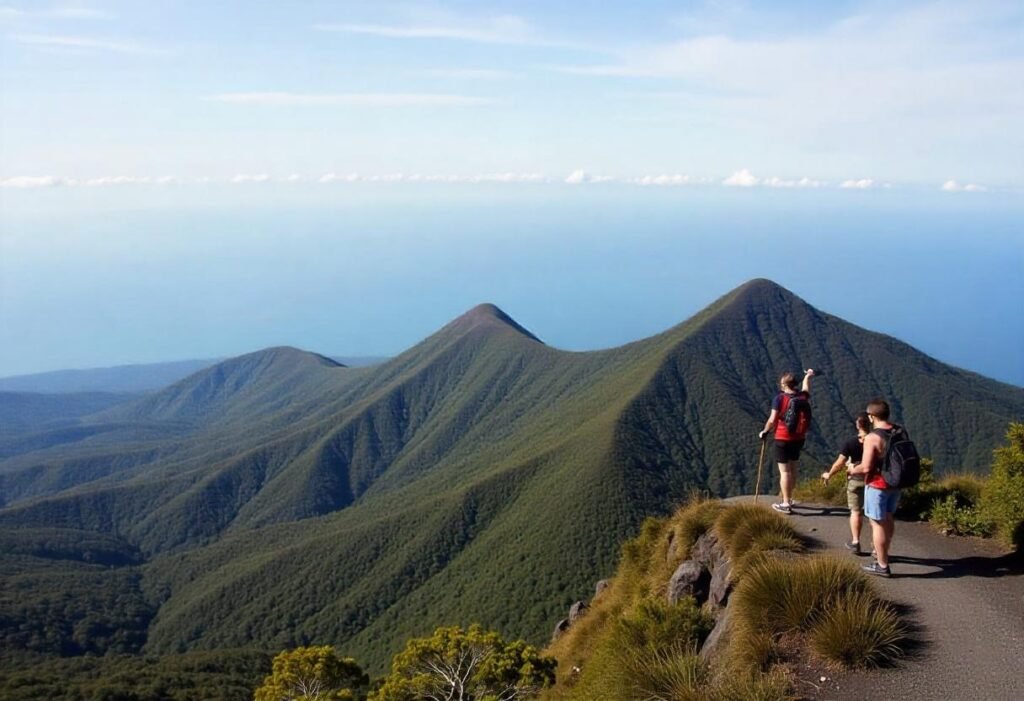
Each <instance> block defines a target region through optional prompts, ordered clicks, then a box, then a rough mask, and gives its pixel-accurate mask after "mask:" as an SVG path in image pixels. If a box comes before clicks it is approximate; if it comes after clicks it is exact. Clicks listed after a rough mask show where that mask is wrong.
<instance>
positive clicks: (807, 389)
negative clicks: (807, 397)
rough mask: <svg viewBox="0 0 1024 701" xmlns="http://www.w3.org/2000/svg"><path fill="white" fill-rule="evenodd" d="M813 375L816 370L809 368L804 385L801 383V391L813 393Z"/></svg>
mask: <svg viewBox="0 0 1024 701" xmlns="http://www.w3.org/2000/svg"><path fill="white" fill-rule="evenodd" d="M812 377H814V370H807V372H805V373H804V382H803V384H802V385H800V391H801V392H807V393H808V394H810V393H811V378H812Z"/></svg>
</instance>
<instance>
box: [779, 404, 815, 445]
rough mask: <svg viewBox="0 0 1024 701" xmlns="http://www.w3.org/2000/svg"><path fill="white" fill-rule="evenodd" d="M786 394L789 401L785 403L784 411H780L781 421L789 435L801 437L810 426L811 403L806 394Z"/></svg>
mask: <svg viewBox="0 0 1024 701" xmlns="http://www.w3.org/2000/svg"><path fill="white" fill-rule="evenodd" d="M786 396H787V397H789V402H788V403H787V404H786V411H784V412H783V413H782V423H783V424H785V426H786V430H787V431H789V435H791V436H793V437H794V438H803V437H804V436H806V435H807V431H808V429H810V427H811V403H810V402H809V401H808V400H807V395H806V394H802V393H797V394H787V395H786Z"/></svg>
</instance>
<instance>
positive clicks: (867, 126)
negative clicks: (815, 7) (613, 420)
mask: <svg viewBox="0 0 1024 701" xmlns="http://www.w3.org/2000/svg"><path fill="white" fill-rule="evenodd" d="M863 10H864V12H865V14H863V15H861V16H858V17H852V18H847V19H840V20H838V21H834V22H832V23H831V24H829V25H827V26H824V27H823V28H820V29H812V30H810V31H806V30H807V29H808V28H807V27H806V25H804V26H802V27H801V29H800V30H799V31H780V29H779V23H778V20H779V17H780V15H785V11H783V10H778V9H774V10H764V9H757V8H756V4H754V3H747V4H746V6H745V8H744V10H743V13H742V14H743V17H742V18H739V20H738V21H736V22H733V21H732V20H733V18H728V19H729V21H728V22H725V23H724V24H723V25H721V26H720V27H717V28H709V27H705V28H703V29H701V28H699V27H696V28H694V27H691V30H694V31H697V32H698V33H697V34H695V35H692V36H690V37H688V38H685V39H682V40H678V41H661V42H658V41H648V42H643V41H632V42H629V43H626V42H623V43H621V44H619V45H618V46H615V45H612V46H610V47H609V51H610V52H611V53H612V54H613V55H614V56H615V60H611V61H609V60H607V59H596V60H594V61H593V62H592V63H589V64H587V63H580V64H578V65H568V66H566V65H561V66H556V67H552V70H556V71H560V72H562V73H570V74H579V75H591V76H603V77H608V78H616V77H617V78H619V79H620V80H622V81H628V80H631V79H632V80H637V81H642V80H645V79H647V78H649V77H657V78H659V79H661V81H662V82H661V84H663V85H665V88H666V89H668V90H678V91H679V92H680V100H683V99H685V100H687V102H686V103H685V104H680V105H677V106H676V107H675V109H678V115H677V118H678V119H679V120H680V121H684V122H691V123H692V122H697V123H698V124H697V126H699V127H701V129H700V133H701V134H702V138H704V139H706V140H708V141H712V142H713V141H718V142H720V144H721V147H720V148H719V149H717V150H718V152H719V157H720V158H722V160H723V161H726V159H734V158H736V157H738V156H742V155H743V151H744V150H746V151H748V152H749V151H750V149H751V148H753V147H756V146H757V145H758V144H763V145H765V147H764V148H763V152H764V153H763V156H762V158H763V160H761V161H759V162H750V165H751V167H753V168H755V169H757V170H767V169H777V168H779V166H780V164H781V163H785V162H790V163H796V164H797V167H799V168H801V169H806V170H808V171H809V170H812V169H813V170H815V171H818V172H820V173H822V174H823V175H827V176H829V177H830V178H832V179H838V178H839V177H840V176H841V175H842V173H843V172H844V171H850V170H855V169H857V168H860V167H864V165H863V164H864V163H870V164H871V168H872V169H873V170H875V171H876V172H877V173H879V174H880V175H882V174H884V175H885V177H888V178H894V177H899V178H901V179H906V180H914V179H920V178H921V176H922V174H924V173H929V172H936V171H938V172H949V171H948V170H947V169H948V168H950V167H955V166H956V164H957V163H958V162H960V161H961V159H962V158H963V155H962V154H963V153H966V152H970V153H973V154H977V155H976V156H975V158H977V159H979V160H983V161H984V162H985V163H986V166H987V167H988V169H989V171H990V172H994V173H1000V174H1008V175H1006V176H1003V175H1000V176H999V177H1017V176H1016V175H1015V173H1019V167H1016V168H1015V166H1019V163H1018V162H1016V161H1015V160H1013V159H1014V156H1012V155H1011V154H1014V153H1021V152H1022V149H1024V130H1021V129H1019V128H1018V126H1017V125H1019V124H1021V123H1022V120H1024V90H1021V89H1020V86H1021V79H1020V77H1021V75H1024V54H1022V52H1021V51H1020V46H1021V44H1020V28H1021V22H1022V20H1024V12H1022V10H1021V5H1020V3H1019V2H1016V3H1014V2H1005V1H1004V2H1000V1H998V0H995V1H988V2H983V1H980V0H979V1H977V2H970V3H956V2H944V1H941V0H940V1H929V0H926V1H925V2H918V3H911V4H903V3H899V4H897V3H881V4H879V3H873V4H871V3H869V4H868V5H867V6H865V7H864V8H863ZM759 17H760V18H762V19H764V20H765V21H764V22H761V23H759V22H758V21H757V20H758V19H759ZM736 28H740V29H742V32H741V31H740V30H739V29H737V30H736V31H735V32H734V33H731V32H733V30H734V29H736ZM789 29H792V27H789ZM670 81H671V82H670ZM705 125H708V126H705ZM680 139H681V140H682V139H685V137H683V136H681V137H680ZM683 143H684V144H685V145H686V146H688V147H691V148H690V149H689V150H693V149H692V142H685V141H684V142H683ZM979 146H981V147H984V148H982V149H980V150H979ZM680 148H681V149H682V146H680ZM733 148H734V149H735V150H732V151H731V152H730V150H731V149H733ZM726 162H728V161H726ZM954 172H955V171H954ZM988 177H996V176H994V175H993V176H988Z"/></svg>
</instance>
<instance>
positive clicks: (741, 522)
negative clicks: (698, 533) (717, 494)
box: [715, 504, 800, 559]
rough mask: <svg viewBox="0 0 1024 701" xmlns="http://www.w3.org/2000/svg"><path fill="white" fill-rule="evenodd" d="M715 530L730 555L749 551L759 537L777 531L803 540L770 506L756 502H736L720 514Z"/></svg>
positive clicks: (737, 555) (738, 555)
mask: <svg viewBox="0 0 1024 701" xmlns="http://www.w3.org/2000/svg"><path fill="white" fill-rule="evenodd" d="M715 532H716V533H717V535H718V538H719V540H720V541H721V543H722V545H723V546H724V547H725V550H726V552H727V553H728V554H729V557H731V558H734V559H735V558H738V557H741V556H742V555H744V554H746V553H747V552H749V551H750V549H751V548H752V547H753V546H754V543H755V541H756V540H757V539H758V537H759V536H764V534H767V533H774V534H776V535H778V536H781V537H783V538H792V539H793V540H795V541H797V542H800V536H799V535H798V534H797V531H796V529H795V528H793V526H792V524H790V522H789V521H787V520H786V518H785V517H783V516H781V515H779V514H777V513H775V512H774V511H772V510H771V509H769V508H767V507H764V506H759V505H756V504H737V505H735V506H732V507H730V508H728V509H726V510H725V511H723V512H722V514H721V515H720V516H719V517H718V520H717V521H716V522H715Z"/></svg>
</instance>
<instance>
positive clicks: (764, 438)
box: [754, 436, 768, 504]
mask: <svg viewBox="0 0 1024 701" xmlns="http://www.w3.org/2000/svg"><path fill="white" fill-rule="evenodd" d="M766 445H768V438H767V436H761V457H759V458H758V459H757V483H756V484H755V485H754V503H755V504H756V503H757V498H758V497H759V496H760V495H761V467H762V466H763V465H764V447H765V446H766Z"/></svg>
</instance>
